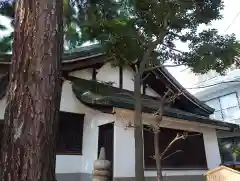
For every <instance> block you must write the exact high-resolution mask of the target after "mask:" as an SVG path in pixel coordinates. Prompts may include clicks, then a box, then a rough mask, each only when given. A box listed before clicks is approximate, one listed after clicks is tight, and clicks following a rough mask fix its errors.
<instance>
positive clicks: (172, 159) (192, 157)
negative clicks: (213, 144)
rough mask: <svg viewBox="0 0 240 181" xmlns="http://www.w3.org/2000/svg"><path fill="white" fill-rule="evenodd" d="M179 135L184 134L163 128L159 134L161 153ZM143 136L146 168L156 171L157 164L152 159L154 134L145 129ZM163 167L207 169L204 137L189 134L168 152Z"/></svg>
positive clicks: (199, 134)
mask: <svg viewBox="0 0 240 181" xmlns="http://www.w3.org/2000/svg"><path fill="white" fill-rule="evenodd" d="M185 132H186V131H185ZM177 133H183V131H181V130H176V129H169V128H161V132H160V133H159V146H160V148H159V150H160V153H162V152H163V151H164V150H165V148H166V147H167V146H168V144H169V143H170V142H171V141H172V140H173V139H174V137H175V136H176V134H177ZM143 135H144V163H145V168H146V169H155V168H156V162H155V160H154V159H153V158H152V157H153V155H154V136H153V133H152V132H149V131H148V130H146V129H145V130H144V132H143ZM196 155H197V156H196ZM162 165H163V168H165V169H206V168H207V162H206V155H205V148H204V142H203V135H202V134H201V133H196V132H188V137H187V138H186V139H185V140H178V141H177V142H175V143H174V144H173V145H172V147H171V148H170V149H169V150H168V151H167V153H166V155H165V156H164V160H163V162H162Z"/></svg>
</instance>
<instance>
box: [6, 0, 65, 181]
mask: <svg viewBox="0 0 240 181" xmlns="http://www.w3.org/2000/svg"><path fill="white" fill-rule="evenodd" d="M15 12H16V13H15V22H14V26H15V32H14V42H13V55H12V65H11V70H10V85H9V90H8V99H7V106H6V110H5V126H4V137H3V148H2V151H1V180H2V181H3V180H4V181H55V160H56V156H55V155H56V154H55V134H56V129H57V122H58V119H57V117H58V113H59V106H60V96H61V80H60V65H61V55H62V49H63V48H62V47H63V41H62V0H34V1H33V0H31V1H29V0H18V1H17V4H16V11H15Z"/></svg>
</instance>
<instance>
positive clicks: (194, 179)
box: [114, 175, 205, 181]
mask: <svg viewBox="0 0 240 181" xmlns="http://www.w3.org/2000/svg"><path fill="white" fill-rule="evenodd" d="M114 181H135V179H134V178H130V177H126V178H114ZM145 181H156V177H145ZM165 181H205V178H204V176H202V175H180V176H167V177H165Z"/></svg>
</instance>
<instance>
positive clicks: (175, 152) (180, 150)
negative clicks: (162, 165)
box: [162, 150, 182, 160]
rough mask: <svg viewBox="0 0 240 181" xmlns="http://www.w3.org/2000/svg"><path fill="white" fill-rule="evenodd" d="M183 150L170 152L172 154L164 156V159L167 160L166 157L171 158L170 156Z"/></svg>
mask: <svg viewBox="0 0 240 181" xmlns="http://www.w3.org/2000/svg"><path fill="white" fill-rule="evenodd" d="M181 151H182V150H177V151H174V152H173V153H170V154H169V155H167V156H166V157H164V158H162V160H165V159H167V158H169V157H170V156H172V155H174V154H176V153H179V152H181Z"/></svg>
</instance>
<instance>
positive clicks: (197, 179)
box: [56, 173, 205, 181]
mask: <svg viewBox="0 0 240 181" xmlns="http://www.w3.org/2000/svg"><path fill="white" fill-rule="evenodd" d="M56 177H57V181H92V174H89V173H59V174H56ZM113 181H135V179H134V178H133V177H119V178H114V179H113ZM145 181H156V177H146V179H145ZM166 181H205V178H204V176H202V175H181V176H167V177H166Z"/></svg>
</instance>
